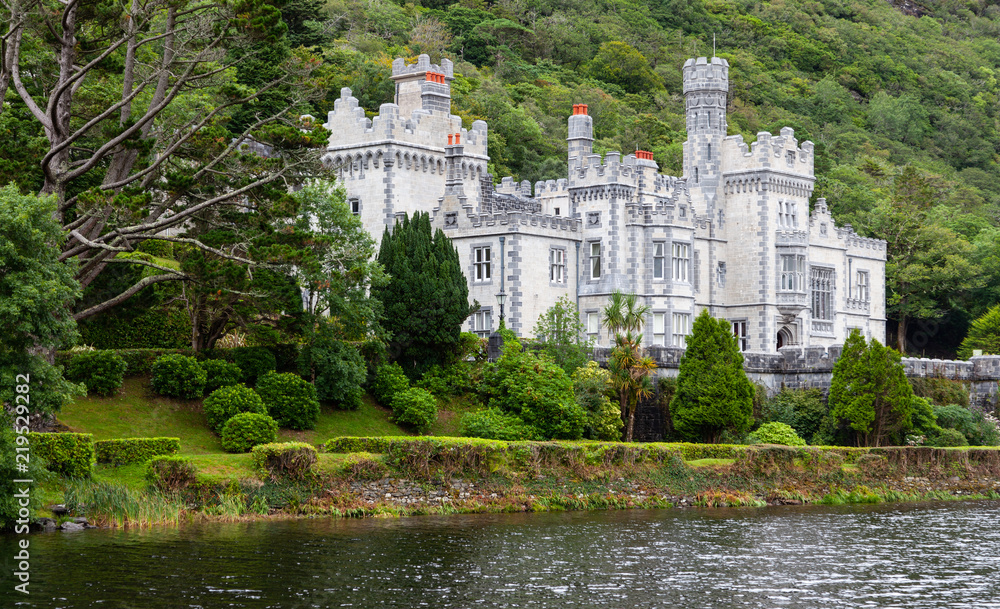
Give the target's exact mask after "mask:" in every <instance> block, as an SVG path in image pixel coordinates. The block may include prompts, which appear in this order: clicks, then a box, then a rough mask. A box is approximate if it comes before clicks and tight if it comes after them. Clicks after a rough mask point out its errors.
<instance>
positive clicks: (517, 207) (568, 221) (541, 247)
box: [326, 55, 886, 353]
mask: <svg viewBox="0 0 1000 609" xmlns="http://www.w3.org/2000/svg"><path fill="white" fill-rule="evenodd" d="M392 78H393V80H394V81H395V84H396V96H395V103H393V104H383V105H382V106H381V108H380V109H379V113H378V115H377V116H375V117H374V118H373V119H368V118H366V116H365V112H364V109H363V108H361V107H359V106H358V100H357V99H356V98H354V97H352V95H351V90H350V89H346V88H345V89H343V90H342V91H341V97H340V99H339V100H337V102H336V106H335V109H334V111H333V112H330V114H329V116H328V119H327V123H326V127H327V128H328V129H329V130H330V131H331V133H332V135H331V136H330V143H329V146H328V152H327V157H326V158H327V161H328V162H329V163H331V164H332V165H333V166H335V167H338V168H339V169H338V171H339V177H340V179H341V181H342V182H343V184H344V185H345V187H346V190H347V195H348V201H349V204H350V206H351V208H352V211H354V212H355V213H357V214H359V215H360V216H361V218H362V220H363V222H364V224H365V226H366V227H367V228H368V230H369V231H370V232H371V233H372V234H373V235H375V237H376V238H379V237H380V236H381V234H382V232H383V230H384V228H385V227H386V226H390V227H391V226H392V225H393V223H394V222H395V220H396V218H397V217H401V216H402V215H403V214H413V213H415V212H428V213H429V214H430V216H431V220H432V223H433V225H434V226H435V227H436V228H441V229H442V230H444V232H445V233H446V234H447V235H448V236H449V237H450V238H451V239H452V241H453V243H454V244H455V246H456V248H457V249H458V252H459V255H460V257H461V259H462V261H463V265H464V271H465V274H466V277H467V278H468V282H469V298H470V300H471V299H475V300H478V301H479V302H480V303H481V304H482V307H481V309H480V310H479V312H477V313H475V314H474V315H473V316H471V317H470V318H469V320H468V322H467V327H466V329H468V330H470V331H473V332H477V333H479V334H484V335H485V334H488V333H490V332H492V331H494V330H496V328H497V326H498V324H499V310H498V308H497V304H496V303H497V298H496V294H497V293H499V292H501V291H503V292H504V294H506V295H507V297H506V307H505V318H506V323H507V325H508V326H509V327H511V328H512V329H513V330H514V331H515V332H517V333H518V334H520V335H530V333H531V330H532V328H533V327H534V325H535V322H536V321H537V319H538V317H539V315H540V314H541V313H543V312H544V311H545V310H546V309H548V308H549V307H550V306H552V305H553V304H554V303H555V302H556V300H557V299H559V298H560V297H562V296H567V297H569V298H570V299H572V300H574V301H575V302H576V303H577V305H578V307H579V310H580V313H581V316H582V318H583V322H584V323H585V324H586V327H587V331H588V332H589V333H590V334H591V336H593V337H594V338H595V339H596V341H597V344H599V345H607V344H608V343H609V337H608V336H607V333H606V331H605V330H604V329H603V328H602V326H601V324H600V311H601V309H602V308H603V307H604V306H605V304H606V303H607V301H608V297H609V295H610V294H611V293H612V292H613V291H615V290H621V291H625V292H634V293H636V294H638V295H639V296H641V298H642V300H643V302H644V303H645V304H647V305H648V306H649V309H650V312H649V317H648V322H647V325H646V329H645V331H644V340H645V341H646V343H647V344H648V345H651V346H652V345H663V346H668V347H670V346H672V347H683V346H684V344H685V337H686V336H687V335H688V334H689V333H690V331H691V324H692V321H693V319H694V317H695V316H696V315H697V314H698V313H699V312H700V311H701V310H702V309H706V308H707V309H708V310H709V312H710V313H711V314H712V315H713V316H715V317H718V318H722V319H727V320H729V321H731V322H732V327H733V332H734V333H735V334H736V335H737V336H738V337H739V339H740V345H741V348H742V349H743V350H744V351H748V352H758V353H776V352H777V350H778V349H779V348H780V347H785V346H795V347H799V348H806V347H819V348H825V347H830V346H834V345H839V344H842V343H843V342H844V340H845V338H846V337H847V334H848V332H849V331H850V330H852V329H859V330H860V331H861V332H862V333H863V334H865V335H866V336H870V337H876V338H879V339H880V340H882V339H884V337H885V260H886V249H885V243H884V242H883V241H880V240H875V239H866V238H862V237H860V236H858V235H857V234H856V233H855V232H854V231H853V230H852V229H851V227H850V226H849V225H848V226H837V225H835V224H834V222H833V219H832V218H831V216H830V213H829V212H828V210H827V206H826V202H825V200H824V199H818V200H817V201H816V202H815V203H814V205H813V207H812V210H811V211H810V208H809V197H810V195H811V194H812V191H813V185H814V183H815V175H814V172H813V162H814V157H813V154H814V148H813V144H812V142H808V141H806V142H799V141H798V140H796V139H795V134H794V132H793V130H792V129H789V128H785V129H782V130H781V132H780V133H779V134H778V135H774V134H771V133H767V132H762V133H759V134H757V141H755V142H752V143H749V144H748V143H746V142H744V141H743V137H742V136H740V135H735V136H727V135H726V100H727V94H728V91H729V65H728V63H727V62H726V60H724V59H720V58H717V57H713V58H711V59H706V58H704V57H699V58H697V59H689V60H688V61H687V62H686V63H685V64H684V66H683V82H684V96H685V101H686V108H687V134H688V140H687V142H685V144H684V161H683V163H684V165H683V167H684V169H683V175H682V176H679V177H675V176H669V175H664V174H662V173H660V172H659V167H658V165H657V164H656V162H655V161H654V160H653V155H652V153H650V152H646V151H642V150H637V151H634V152H631V153H629V154H626V155H624V156H623V155H622V154H621V153H618V152H609V153H607V154H606V155H605V156H604V158H603V159H602V158H601V156H600V155H598V154H594V152H593V139H594V138H593V119H592V117H591V116H589V115H588V113H587V106H586V105H583V104H578V105H576V106H574V108H573V114H572V115H571V116H569V117H568V121H569V125H568V127H569V129H568V133H569V137H568V150H569V155H568V156H569V158H568V159H567V171H566V177H565V178H563V179H559V180H549V181H545V182H538V183H536V184H534V186H533V187H532V184H530V183H528V182H521V183H516V182H514V181H513V179H511V178H503V179H502V180H501V181H500V183H499V185H497V184H495V183H494V181H493V177H492V176H491V175H490V174H489V173H488V172H487V162H488V161H489V157H488V155H487V146H486V143H487V138H488V137H489V128H488V125H487V124H486V123H485V122H483V121H476V122H474V123H473V124H472V128H471V129H464V128H463V127H462V121H461V119H460V118H459V117H458V116H454V115H452V114H451V112H450V110H451V94H450V81H451V80H452V78H453V65H452V63H451V62H450V61H448V60H447V59H445V60H442V63H441V65H434V64H431V63H430V60H429V58H428V56H426V55H421V56H420V57H419V58H418V61H417V63H416V64H411V65H406V63H405V61H404V60H403V59H396V60H395V62H394V63H393V67H392Z"/></svg>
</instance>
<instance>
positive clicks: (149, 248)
mask: <svg viewBox="0 0 1000 609" xmlns="http://www.w3.org/2000/svg"><path fill="white" fill-rule="evenodd" d="M136 249H137V250H139V251H140V252H146V253H147V254H152V255H153V256H157V257H160V258H173V257H174V242H173V241H162V240H160V239H146V240H145V241H143V242H142V243H140V244H139V245H138V247H136Z"/></svg>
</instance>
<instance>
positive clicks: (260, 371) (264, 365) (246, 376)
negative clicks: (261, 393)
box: [230, 347, 278, 385]
mask: <svg viewBox="0 0 1000 609" xmlns="http://www.w3.org/2000/svg"><path fill="white" fill-rule="evenodd" d="M230 353H231V356H232V358H233V363H234V364H236V365H237V366H239V367H240V370H242V371H243V382H244V383H246V384H248V385H253V384H254V383H256V382H257V379H258V378H260V377H261V376H263V375H265V374H267V373H268V372H271V371H273V370H275V369H277V367H278V362H277V360H276V359H275V357H274V354H273V353H271V350H270V349H268V348H266V347H236V348H235V349H233V350H232V351H231V352H230Z"/></svg>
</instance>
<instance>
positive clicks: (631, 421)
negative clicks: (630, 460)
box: [625, 402, 636, 442]
mask: <svg viewBox="0 0 1000 609" xmlns="http://www.w3.org/2000/svg"><path fill="white" fill-rule="evenodd" d="M635 409H636V403H635V402H630V403H629V409H628V427H627V428H626V430H625V441H626V442H631V441H632V431H633V430H634V429H635Z"/></svg>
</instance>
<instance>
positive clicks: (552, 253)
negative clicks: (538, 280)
mask: <svg viewBox="0 0 1000 609" xmlns="http://www.w3.org/2000/svg"><path fill="white" fill-rule="evenodd" d="M549 281H551V282H552V283H566V250H564V249H559V248H552V249H550V250H549Z"/></svg>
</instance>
